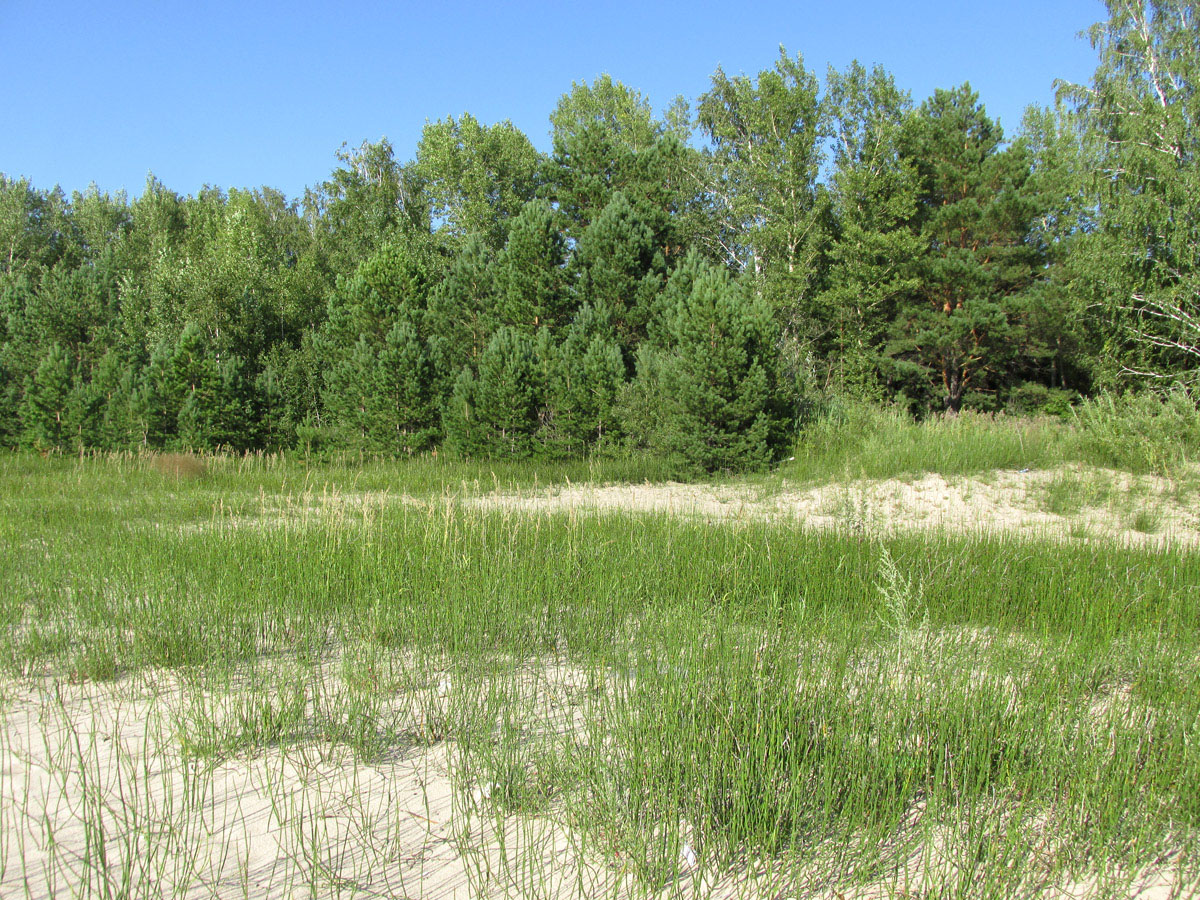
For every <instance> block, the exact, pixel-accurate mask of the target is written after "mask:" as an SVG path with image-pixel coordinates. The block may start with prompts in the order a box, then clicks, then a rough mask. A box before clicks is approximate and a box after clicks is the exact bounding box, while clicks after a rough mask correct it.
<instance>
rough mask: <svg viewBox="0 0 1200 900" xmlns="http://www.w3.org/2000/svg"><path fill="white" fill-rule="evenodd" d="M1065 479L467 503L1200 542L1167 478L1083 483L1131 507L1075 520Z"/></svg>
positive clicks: (938, 480)
mask: <svg viewBox="0 0 1200 900" xmlns="http://www.w3.org/2000/svg"><path fill="white" fill-rule="evenodd" d="M1071 472H1072V470H1065V471H1064V470H1060V471H1026V472H1012V471H1001V472H995V473H991V474H990V475H988V476H986V477H977V478H953V479H947V478H945V477H943V476H941V475H925V476H923V477H921V478H916V479H911V480H900V479H890V480H881V481H858V482H850V483H839V484H829V485H821V486H817V487H809V488H796V487H792V486H788V485H787V484H784V485H783V486H782V487H766V486H762V487H759V486H754V485H737V484H717V485H711V484H679V483H664V484H641V485H629V484H622V485H603V486H597V485H572V486H568V487H566V488H557V489H552V490H547V491H542V492H537V493H529V494H518V493H495V494H487V495H483V496H480V497H473V498H468V499H467V500H466V501H464V502H465V503H467V504H468V505H474V506H478V507H483V508H502V509H513V510H524V511H527V512H531V513H548V512H557V511H563V510H575V511H579V512H596V513H661V514H669V515H678V516H683V517H691V518H697V519H702V520H707V521H713V522H752V521H761V520H773V521H785V522H795V523H797V524H799V525H801V526H803V527H806V528H819V529H826V528H841V529H852V530H866V531H871V532H888V531H896V530H921V529H951V530H955V531H982V532H990V533H1020V534H1026V535H1029V536H1031V537H1048V538H1085V539H1086V538H1106V539H1115V540H1119V541H1127V542H1129V543H1131V544H1138V545H1161V544H1163V543H1166V542H1177V543H1182V544H1186V545H1195V544H1197V543H1200V511H1198V510H1196V509H1195V508H1192V507H1190V506H1186V505H1183V504H1180V503H1179V502H1176V501H1175V500H1173V497H1172V493H1171V487H1172V485H1171V483H1170V482H1168V481H1167V480H1166V479H1162V478H1153V477H1141V478H1134V477H1132V476H1130V475H1128V474H1125V473H1120V472H1112V471H1106V470H1090V471H1088V472H1087V473H1081V477H1087V478H1091V479H1098V480H1100V481H1102V482H1105V483H1106V485H1107V487H1108V489H1109V490H1110V491H1111V492H1112V494H1113V495H1114V496H1116V497H1123V498H1124V501H1125V502H1124V503H1123V505H1122V506H1120V507H1118V505H1117V504H1114V503H1108V504H1104V505H1099V506H1085V507H1084V508H1082V509H1080V510H1079V512H1078V513H1077V514H1074V515H1068V516H1062V515H1055V514H1054V513H1051V512H1046V511H1044V509H1042V507H1043V506H1044V504H1043V503H1042V502H1041V498H1042V497H1043V496H1044V494H1045V492H1046V490H1047V489H1048V487H1049V486H1050V484H1051V482H1052V481H1053V480H1054V479H1055V478H1061V477H1064V476H1065V475H1069V474H1070V473H1071ZM1143 508H1144V509H1148V510H1153V512H1154V519H1153V521H1154V526H1155V527H1154V529H1153V531H1152V532H1146V531H1139V530H1137V529H1136V528H1134V527H1133V524H1132V522H1133V516H1132V513H1135V512H1136V511H1137V510H1139V509H1143Z"/></svg>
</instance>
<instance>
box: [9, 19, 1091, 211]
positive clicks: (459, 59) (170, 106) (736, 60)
mask: <svg viewBox="0 0 1200 900" xmlns="http://www.w3.org/2000/svg"><path fill="white" fill-rule="evenodd" d="M1104 17H1105V9H1104V5H1103V3H1101V2H1099V0H1005V2H997V0H976V2H961V0H960V2H957V3H956V2H946V0H939V2H932V0H912V2H895V0H892V2H884V0H862V2H856V0H842V2H809V0H792V2H762V3H757V2H752V0H751V2H745V0H742V2H727V3H715V2H707V0H704V2H688V3H683V2H668V3H638V2H628V0H624V2H588V3H575V2H571V0H560V2H556V3H542V2H536V3H535V2H511V3H496V4H491V3H465V2H438V0H427V2H423V3H407V2H404V3H366V2H356V0H346V2H343V3H338V4H334V3H315V2H314V3H310V2H305V0H295V2H291V3H274V2H261V3H260V2H254V0H242V2H204V0H196V2H186V3H185V2H171V3H131V2H120V0H112V2H109V3H96V2H94V0H93V2H88V3H83V2H78V3H77V2H47V0H0V83H2V84H3V85H4V89H3V92H2V94H0V172H4V173H5V174H7V175H9V176H16V177H19V176H27V177H29V178H31V179H32V180H33V182H34V184H35V185H37V186H38V187H50V186H52V185H54V184H56V183H57V184H61V185H62V186H63V188H64V189H66V190H67V191H68V192H70V191H72V190H82V189H83V188H85V187H86V186H87V185H88V184H89V183H90V182H95V183H96V184H98V185H99V186H100V188H101V189H103V190H109V191H114V190H118V189H121V188H125V189H127V190H128V191H129V192H130V193H131V194H132V195H136V194H139V193H140V192H141V190H142V186H143V185H144V183H145V179H146V175H147V173H148V172H150V171H153V172H154V173H155V174H156V175H157V176H158V177H159V178H160V179H161V180H162V181H163V182H164V183H165V184H166V185H167V186H168V187H170V188H172V189H174V190H176V191H179V192H180V193H185V194H186V193H195V192H196V191H197V190H199V188H200V187H201V186H202V185H204V184H215V185H218V186H220V187H222V188H228V187H257V186H260V185H269V186H271V187H274V188H277V189H279V190H282V191H284V192H285V193H286V194H287V195H288V196H289V197H293V196H297V195H299V194H301V193H302V192H303V189H304V186H305V185H310V184H315V183H317V182H320V181H321V180H323V179H324V178H325V177H327V176H328V174H329V172H330V171H331V169H332V168H333V167H334V165H335V164H336V160H335V153H336V151H337V150H338V148H339V147H340V146H341V145H342V143H343V142H347V143H349V144H351V145H357V144H359V143H361V142H362V141H363V140H366V139H369V140H377V139H379V138H380V137H382V136H385V135H386V136H387V137H388V138H390V139H391V140H392V142H393V144H394V145H395V147H396V151H397V154H398V155H399V156H400V157H401V158H402V159H408V158H411V157H412V156H413V154H414V153H415V150H416V145H417V141H418V140H419V138H420V134H421V128H422V127H423V126H424V124H425V122H426V120H430V121H433V120H436V119H439V118H443V117H445V116H447V115H455V116H457V115H459V114H460V113H462V112H464V111H467V112H470V113H471V114H472V115H474V116H475V117H476V118H478V119H480V120H481V121H483V122H485V123H491V122H495V121H499V120H501V119H511V120H512V122H513V123H514V124H515V125H516V126H517V127H518V128H520V129H522V130H523V131H524V132H525V133H526V134H528V135H529V137H530V139H531V140H532V141H533V142H534V144H535V145H536V146H538V147H539V148H541V149H548V148H549V143H550V142H549V136H548V132H549V122H548V116H549V114H550V111H551V110H552V109H553V108H554V105H555V103H556V102H557V100H558V98H559V96H560V95H561V94H563V93H564V92H566V91H567V90H569V88H570V86H571V82H572V81H590V80H592V79H593V78H595V77H596V76H597V75H599V74H601V73H603V72H608V73H610V74H611V75H612V76H613V77H614V78H616V79H619V80H621V81H623V82H625V83H626V84H627V85H629V86H631V87H634V88H637V89H638V90H640V91H642V92H643V93H644V94H645V95H646V96H648V97H649V98H650V100H651V101H652V103H653V104H654V105H655V107H656V108H659V109H661V108H662V107H664V106H666V105H667V104H668V102H669V101H670V100H671V98H673V97H674V96H675V95H676V94H683V95H684V96H685V97H687V98H689V99H694V98H695V97H697V96H698V95H699V94H700V93H702V92H703V91H704V90H706V88H707V87H708V83H709V76H710V75H711V74H712V72H713V71H714V70H715V68H716V67H717V66H718V65H720V66H722V67H723V68H724V69H725V71H726V72H728V73H730V74H735V73H738V72H745V73H747V74H751V75H753V74H755V73H757V72H758V71H760V70H761V69H765V68H768V67H770V66H771V65H772V64H773V62H774V60H775V58H776V57H777V55H778V48H779V45H780V44H784V45H786V47H787V49H788V51H789V53H792V54H794V53H797V52H799V53H802V54H803V55H804V59H805V62H806V64H807V65H808V66H809V67H810V68H812V69H814V70H815V71H817V73H818V74H820V75H823V74H824V72H825V69H826V67H827V66H828V65H829V64H833V65H834V66H836V67H838V68H841V67H843V66H845V65H846V64H847V63H848V62H849V61H850V60H852V59H855V58H858V59H860V60H861V61H862V62H864V63H866V64H868V65H870V64H873V63H880V64H882V65H883V66H884V67H886V68H887V69H888V70H890V71H891V72H892V73H893V74H894V75H895V76H896V80H897V83H898V84H899V85H900V86H901V87H902V88H904V89H907V90H909V91H911V93H912V95H913V98H914V99H915V100H916V101H917V102H919V101H920V100H921V99H922V98H924V97H925V96H927V95H929V94H930V93H932V91H933V90H934V89H935V88H937V87H952V86H954V85H957V84H959V83H961V82H963V81H970V82H971V85H972V86H973V87H974V88H975V89H976V90H977V91H979V93H980V95H981V98H982V100H983V102H984V103H985V105H986V106H987V108H988V111H989V112H990V113H991V114H992V115H993V116H995V117H998V118H999V119H1000V120H1001V122H1002V124H1003V125H1004V126H1005V130H1006V132H1007V133H1009V134H1011V133H1012V132H1013V131H1015V130H1016V127H1017V126H1018V125H1019V123H1020V119H1021V113H1022V111H1023V109H1024V107H1025V106H1026V104H1028V103H1031V102H1037V103H1049V102H1051V100H1052V99H1053V94H1054V92H1053V86H1052V85H1053V81H1054V79H1055V78H1065V79H1068V80H1072V81H1087V80H1088V79H1089V78H1090V76H1091V73H1092V70H1093V69H1094V67H1095V55H1094V53H1093V51H1092V50H1091V48H1090V47H1089V46H1088V44H1087V42H1086V41H1085V40H1081V39H1079V38H1078V37H1077V34H1078V32H1079V31H1080V30H1082V29H1084V28H1086V27H1087V26H1088V25H1090V24H1092V23H1093V22H1096V21H1099V20H1101V19H1103V18H1104Z"/></svg>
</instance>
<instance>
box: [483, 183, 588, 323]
mask: <svg viewBox="0 0 1200 900" xmlns="http://www.w3.org/2000/svg"><path fill="white" fill-rule="evenodd" d="M566 255H567V245H566V239H565V238H564V237H563V234H562V231H561V230H560V229H559V224H558V219H557V216H556V215H555V213H554V211H553V210H552V209H551V208H550V205H549V204H548V203H546V202H545V201H543V200H535V201H532V202H530V203H526V204H525V206H524V207H522V209H521V213H520V215H518V216H517V217H516V219H514V220H513V223H512V228H510V229H509V233H508V244H507V245H506V246H505V248H504V252H503V253H502V254H500V257H499V258H498V259H497V261H496V267H495V273H496V307H495V314H496V319H497V320H498V321H499V322H500V323H501V324H503V325H507V326H510V327H512V328H516V329H519V330H520V331H522V332H524V333H525V334H527V335H530V336H532V335H534V334H536V333H537V330H538V329H539V328H541V327H542V326H543V325H544V326H547V327H549V328H556V327H559V326H565V325H566V323H567V321H568V320H569V318H570V313H571V300H570V297H569V295H568V292H567V289H566V287H567V285H566V271H565V268H564V264H565V262H566Z"/></svg>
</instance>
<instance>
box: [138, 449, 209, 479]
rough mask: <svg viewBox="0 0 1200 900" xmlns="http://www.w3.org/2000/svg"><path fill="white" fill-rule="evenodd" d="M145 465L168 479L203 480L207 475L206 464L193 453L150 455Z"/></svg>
mask: <svg viewBox="0 0 1200 900" xmlns="http://www.w3.org/2000/svg"><path fill="white" fill-rule="evenodd" d="M146 464H147V466H148V467H149V468H150V470H151V471H153V472H157V473H158V474H159V475H165V476H167V477H168V478H180V479H192V478H203V477H204V476H205V475H207V474H208V463H207V462H205V461H204V460H203V459H202V458H200V457H199V456H197V455H196V454H194V453H151V454H149V455H148V456H147V457H146Z"/></svg>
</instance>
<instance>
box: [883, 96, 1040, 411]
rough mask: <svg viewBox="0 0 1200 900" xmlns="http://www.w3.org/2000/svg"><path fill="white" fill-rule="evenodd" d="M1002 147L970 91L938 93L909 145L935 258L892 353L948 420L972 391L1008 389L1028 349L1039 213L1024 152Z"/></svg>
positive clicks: (923, 273)
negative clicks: (1028, 298)
mask: <svg viewBox="0 0 1200 900" xmlns="http://www.w3.org/2000/svg"><path fill="white" fill-rule="evenodd" d="M1002 141H1003V132H1002V131H1001V130H1000V128H999V126H998V125H996V123H995V122H993V121H992V120H991V119H990V118H988V116H987V113H986V112H985V111H984V108H983V106H982V104H980V103H979V96H978V94H976V93H975V92H974V91H972V90H971V88H970V86H969V85H963V86H962V87H960V88H957V89H955V90H953V91H943V90H938V91H937V92H936V93H935V94H934V96H933V97H931V98H930V99H929V100H927V101H926V102H925V103H924V104H922V106H921V112H920V115H919V116H918V117H917V118H915V119H914V120H913V121H912V129H911V132H910V134H909V135H908V138H907V153H908V154H909V156H910V158H912V159H913V160H914V161H915V162H916V165H917V172H918V177H919V179H920V186H921V188H920V194H919V200H920V203H919V208H918V213H917V216H916V218H915V220H914V221H915V223H916V224H917V227H919V229H920V236H921V239H922V243H923V244H924V246H925V248H926V249H927V251H928V252H927V253H926V254H925V255H924V256H923V258H922V262H921V266H920V267H919V269H918V275H919V278H920V287H919V288H918V289H917V291H916V292H915V293H914V294H913V295H912V300H911V302H908V303H906V304H903V305H902V306H900V307H899V308H898V310H897V314H896V318H895V320H894V321H893V323H892V327H891V340H890V342H889V344H888V345H887V347H886V348H885V352H886V353H887V355H889V356H890V357H892V359H893V360H894V365H895V369H894V371H895V372H897V373H899V374H901V375H903V374H905V373H909V374H911V375H913V376H915V379H914V381H915V382H916V383H917V384H920V383H921V382H922V381H923V382H924V383H925V385H926V386H930V387H932V386H935V385H936V386H940V389H941V395H942V405H943V407H944V408H945V409H946V410H947V411H949V412H957V411H958V410H959V409H960V408H961V406H962V404H963V399H964V397H965V396H966V394H967V391H968V390H976V391H979V390H992V391H994V390H996V389H997V388H998V387H1001V386H1003V384H1004V383H1005V381H1006V379H1007V378H1008V376H1009V373H1010V371H1011V369H1012V367H1013V362H1014V359H1015V358H1016V356H1017V352H1018V349H1019V347H1020V346H1021V344H1022V343H1023V342H1024V335H1023V334H1022V322H1021V319H1020V317H1019V316H1018V315H1016V313H1015V305H1014V304H1015V298H1016V297H1017V296H1019V295H1020V294H1021V293H1023V292H1025V291H1028V290H1030V289H1031V288H1032V286H1033V285H1034V283H1035V280H1036V278H1037V276H1038V273H1039V272H1040V270H1041V267H1042V258H1041V255H1040V253H1039V251H1038V248H1037V246H1036V245H1035V244H1034V243H1032V242H1031V241H1029V240H1028V237H1029V235H1030V232H1031V230H1032V222H1033V219H1034V217H1035V215H1036V212H1037V209H1036V206H1035V204H1034V203H1033V197H1032V195H1031V194H1030V193H1029V192H1028V191H1027V190H1026V189H1025V188H1026V183H1027V182H1028V180H1029V176H1030V165H1029V160H1028V158H1027V156H1026V154H1025V150H1024V148H1023V146H1021V145H1019V144H1018V145H1014V146H1012V147H1008V148H1005V149H1001V143H1002ZM935 390H936V387H935Z"/></svg>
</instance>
